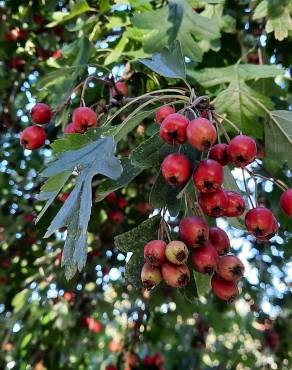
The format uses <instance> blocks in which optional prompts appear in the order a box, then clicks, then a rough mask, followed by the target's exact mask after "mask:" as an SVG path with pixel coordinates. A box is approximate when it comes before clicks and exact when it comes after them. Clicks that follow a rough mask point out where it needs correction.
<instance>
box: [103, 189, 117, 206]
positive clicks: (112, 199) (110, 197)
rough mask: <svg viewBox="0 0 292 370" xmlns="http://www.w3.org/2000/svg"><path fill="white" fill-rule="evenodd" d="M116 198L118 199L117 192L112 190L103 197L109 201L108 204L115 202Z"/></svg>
mask: <svg viewBox="0 0 292 370" xmlns="http://www.w3.org/2000/svg"><path fill="white" fill-rule="evenodd" d="M117 199H118V197H117V194H116V193H115V192H114V191H113V192H111V193H109V194H108V195H107V196H106V197H105V200H106V202H107V203H109V204H115V203H116V201H117Z"/></svg>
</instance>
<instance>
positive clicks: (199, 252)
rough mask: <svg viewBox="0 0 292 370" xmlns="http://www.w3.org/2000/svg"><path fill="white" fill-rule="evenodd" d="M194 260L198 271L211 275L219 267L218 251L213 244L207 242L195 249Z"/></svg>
mask: <svg viewBox="0 0 292 370" xmlns="http://www.w3.org/2000/svg"><path fill="white" fill-rule="evenodd" d="M192 261H193V265H194V268H195V270H196V271H198V272H201V273H203V274H209V275H211V274H212V273H213V272H214V270H216V267H217V262H218V253H217V251H216V249H215V248H214V247H213V245H212V244H210V243H207V244H205V245H203V246H202V247H200V248H196V249H194V250H193V253H192Z"/></svg>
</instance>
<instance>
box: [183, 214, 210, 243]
mask: <svg viewBox="0 0 292 370" xmlns="http://www.w3.org/2000/svg"><path fill="white" fill-rule="evenodd" d="M179 237H180V239H181V240H183V241H184V242H185V243H186V244H187V245H188V246H189V247H193V248H196V247H199V246H202V245H203V244H205V243H206V242H207V240H208V237H209V227H208V224H207V223H206V222H205V221H204V220H202V219H201V218H200V217H196V216H189V217H185V218H183V219H182V220H181V222H180V225H179Z"/></svg>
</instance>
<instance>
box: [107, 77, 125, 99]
mask: <svg viewBox="0 0 292 370" xmlns="http://www.w3.org/2000/svg"><path fill="white" fill-rule="evenodd" d="M115 87H116V88H114V87H112V88H111V94H112V96H113V97H114V98H122V97H123V96H128V94H129V89H128V86H127V85H126V84H125V82H123V81H118V82H116V84H115Z"/></svg>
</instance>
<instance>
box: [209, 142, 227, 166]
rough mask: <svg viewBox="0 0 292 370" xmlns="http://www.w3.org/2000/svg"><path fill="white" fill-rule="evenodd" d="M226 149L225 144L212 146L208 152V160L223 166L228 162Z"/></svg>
mask: <svg viewBox="0 0 292 370" xmlns="http://www.w3.org/2000/svg"><path fill="white" fill-rule="evenodd" d="M227 148H228V145H227V144H216V145H214V146H212V148H211V149H210V151H209V158H210V159H214V161H217V162H219V163H220V164H221V166H225V165H226V164H227V163H228V162H229V158H228V154H227Z"/></svg>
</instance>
